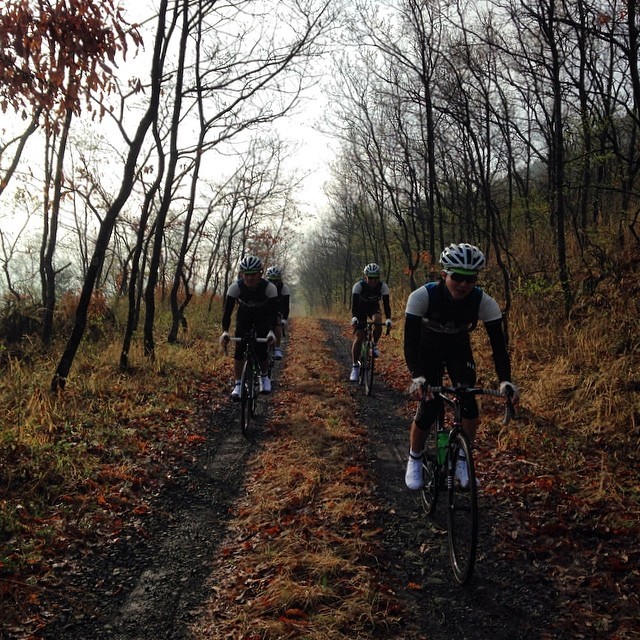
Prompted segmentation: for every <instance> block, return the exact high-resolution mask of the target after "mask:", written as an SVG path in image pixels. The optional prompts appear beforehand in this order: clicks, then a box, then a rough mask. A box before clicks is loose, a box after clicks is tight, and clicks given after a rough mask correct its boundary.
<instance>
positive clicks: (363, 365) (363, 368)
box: [358, 341, 369, 385]
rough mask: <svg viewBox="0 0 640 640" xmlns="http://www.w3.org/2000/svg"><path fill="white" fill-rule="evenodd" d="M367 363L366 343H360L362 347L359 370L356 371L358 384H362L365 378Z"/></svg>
mask: <svg viewBox="0 0 640 640" xmlns="http://www.w3.org/2000/svg"><path fill="white" fill-rule="evenodd" d="M368 366H369V363H368V361H367V343H366V341H365V342H363V343H362V349H360V370H359V372H358V384H359V385H363V384H364V381H365V380H366V377H367V376H366V371H367V367H368Z"/></svg>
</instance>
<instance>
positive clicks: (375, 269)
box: [364, 262, 380, 278]
mask: <svg viewBox="0 0 640 640" xmlns="http://www.w3.org/2000/svg"><path fill="white" fill-rule="evenodd" d="M364 275H365V276H366V277H368V278H371V277H374V278H379V277H380V267H379V266H378V265H377V264H376V263H375V262H370V263H369V264H368V265H367V266H366V267H365V268H364Z"/></svg>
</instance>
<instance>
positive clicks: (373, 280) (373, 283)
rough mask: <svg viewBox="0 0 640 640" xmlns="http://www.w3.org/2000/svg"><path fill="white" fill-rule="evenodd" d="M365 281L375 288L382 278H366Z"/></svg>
mask: <svg viewBox="0 0 640 640" xmlns="http://www.w3.org/2000/svg"><path fill="white" fill-rule="evenodd" d="M364 279H365V280H366V282H367V284H368V285H370V286H372V287H375V286H376V285H377V284H378V282H379V281H380V278H379V277H378V276H365V277H364Z"/></svg>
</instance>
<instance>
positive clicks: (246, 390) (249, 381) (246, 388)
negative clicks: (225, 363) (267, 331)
mask: <svg viewBox="0 0 640 640" xmlns="http://www.w3.org/2000/svg"><path fill="white" fill-rule="evenodd" d="M254 376H255V371H254V367H253V365H252V362H251V360H247V361H246V362H245V363H244V368H243V369H242V380H241V391H240V430H241V431H242V435H243V436H245V437H246V435H247V432H248V430H249V426H250V424H251V417H252V416H253V412H254V408H255V384H254Z"/></svg>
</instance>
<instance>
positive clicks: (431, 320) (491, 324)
mask: <svg viewBox="0 0 640 640" xmlns="http://www.w3.org/2000/svg"><path fill="white" fill-rule="evenodd" d="M485 262H486V260H485V257H484V254H483V253H482V251H480V249H478V247H475V246H473V245H471V244H468V243H461V244H452V245H449V246H448V247H447V248H446V249H445V250H444V251H443V252H442V254H441V255H440V264H441V265H442V272H441V279H440V280H439V281H438V282H429V283H427V284H425V285H424V286H422V287H420V288H419V289H416V290H415V291H414V292H412V293H411V294H410V295H409V298H408V300H407V308H406V314H405V335H404V355H405V360H406V363H407V367H408V368H409V371H410V373H411V377H412V379H413V383H412V385H411V389H412V391H420V390H421V389H422V384H424V383H425V382H427V383H428V384H431V385H438V384H440V375H441V373H442V371H441V366H442V365H443V364H444V365H445V367H446V370H447V372H448V374H449V378H450V379H451V383H452V384H453V385H456V384H462V385H466V386H473V385H474V384H475V382H476V369H475V362H474V359H473V353H472V350H471V341H470V336H469V332H470V331H472V330H473V329H475V327H476V325H477V323H478V320H481V321H482V322H483V323H484V327H485V329H486V331H487V334H488V335H489V341H490V343H491V348H492V352H493V361H494V365H495V370H496V373H497V375H498V380H500V391H501V393H503V394H509V395H512V399H513V401H514V402H517V401H518V389H517V387H516V386H515V385H514V384H513V383H512V382H511V363H510V359H509V354H508V352H507V347H506V341H505V336H504V331H503V326H502V312H501V311H500V307H499V306H498V303H497V302H496V301H495V300H494V299H493V298H492V297H491V296H489V295H488V294H486V293H485V292H484V291H482V289H480V288H479V287H477V286H476V282H477V280H478V272H479V271H480V270H481V269H482V268H483V267H484V266H485ZM439 403H442V399H441V398H438V397H437V396H436V397H435V398H434V397H432V398H430V399H429V398H428V399H427V400H426V401H425V403H424V405H423V407H422V410H419V411H418V413H416V417H415V418H414V420H413V422H412V423H411V429H410V435H409V439H410V452H409V460H408V463H407V472H406V476H405V482H406V484H407V487H409V489H420V488H421V487H422V461H421V457H422V450H423V449H424V444H425V441H426V436H427V431H428V429H430V428H432V427H433V423H434V421H435V419H436V415H437V413H438V409H439V406H440V404H439ZM462 416H463V420H462V427H463V429H464V431H465V433H466V434H467V436H468V437H469V440H470V442H471V443H473V440H474V438H475V435H476V431H477V428H478V424H479V419H478V405H477V403H476V400H475V398H474V397H473V396H472V397H469V398H467V399H466V400H465V401H464V405H463V407H462ZM463 455H464V454H463ZM456 480H457V481H458V482H459V483H460V484H461V485H462V486H463V487H466V486H467V485H468V483H469V475H468V471H467V464H466V460H465V459H464V457H462V458H459V459H458V460H457V461H456Z"/></svg>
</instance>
